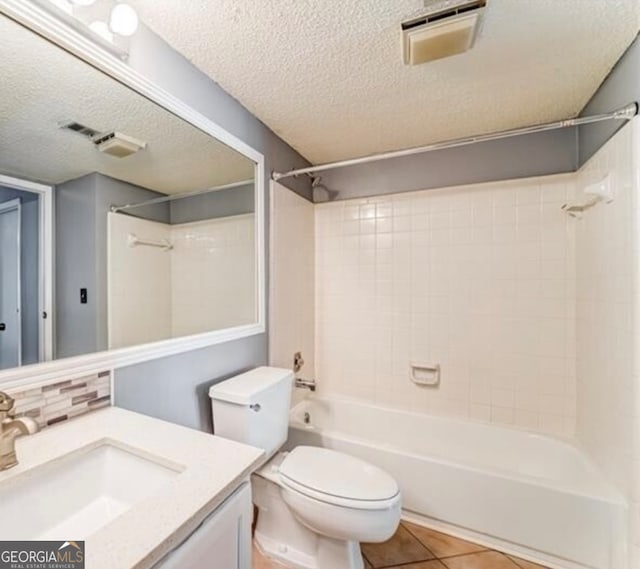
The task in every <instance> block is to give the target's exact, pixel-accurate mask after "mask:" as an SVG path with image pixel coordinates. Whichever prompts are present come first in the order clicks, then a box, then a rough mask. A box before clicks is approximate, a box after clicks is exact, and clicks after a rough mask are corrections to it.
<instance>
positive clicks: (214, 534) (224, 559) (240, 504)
mask: <svg viewBox="0 0 640 569" xmlns="http://www.w3.org/2000/svg"><path fill="white" fill-rule="evenodd" d="M252 516H253V506H252V503H251V485H250V484H249V483H248V482H245V483H243V484H242V486H240V488H238V489H237V490H236V491H235V492H234V493H233V494H232V495H231V496H229V498H227V499H226V500H225V501H224V502H223V503H222V504H221V505H220V506H219V507H218V508H217V509H216V510H215V511H213V512H212V513H211V514H210V515H209V517H207V518H206V519H205V520H204V521H203V522H202V524H201V525H200V526H199V527H198V529H196V530H195V531H194V532H193V533H192V534H191V535H190V536H189V537H188V538H187V540H186V541H184V542H183V543H182V544H180V546H178V547H177V548H176V549H174V550H173V551H172V552H171V553H169V554H168V555H167V556H166V557H165V558H164V559H162V560H161V561H160V562H159V563H158V564H156V565H155V566H154V568H153V569H251V521H252Z"/></svg>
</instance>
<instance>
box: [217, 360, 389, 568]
mask: <svg viewBox="0 0 640 569" xmlns="http://www.w3.org/2000/svg"><path fill="white" fill-rule="evenodd" d="M293 378H294V376H293V373H292V372H291V371H290V370H286V369H280V368H273V367H260V368H256V369H253V370H251V371H249V372H247V373H243V374H242V375H238V376H236V377H233V378H231V379H228V380H226V381H223V382H221V383H218V384H216V385H214V386H212V387H211V389H210V390H209V396H210V398H211V407H212V412H213V426H214V433H215V434H216V435H218V436H221V437H225V438H228V439H232V440H234V441H239V442H243V443H246V444H249V445H252V446H257V447H259V448H262V449H264V451H265V453H266V456H265V463H264V464H263V465H262V466H261V467H260V468H259V469H258V470H257V471H256V472H255V473H254V474H253V475H252V477H251V482H252V490H253V501H254V504H255V506H256V507H257V508H258V523H257V526H256V532H255V541H256V542H257V544H258V547H259V548H260V549H261V550H262V551H263V552H264V553H265V555H267V556H268V557H270V558H272V559H275V560H277V561H279V562H281V563H284V564H285V565H287V566H289V567H293V568H295V569H362V568H363V567H364V562H363V559H362V554H361V553H360V542H382V541H386V540H387V539H389V538H390V537H391V536H392V535H393V534H394V533H395V531H396V529H397V527H398V524H399V523H400V509H401V495H400V490H399V489H398V484H397V483H396V481H395V480H394V479H393V478H392V477H391V476H389V475H388V474H387V473H386V472H384V471H383V470H381V469H379V468H377V467H375V466H373V465H371V464H368V463H367V462H365V461H363V460H360V459H358V458H355V457H352V456H349V455H347V454H344V453H340V452H336V451H333V450H329V449H324V448H319V447H309V446H299V447H296V448H294V449H293V450H291V451H290V452H281V450H280V449H281V447H282V446H283V445H284V443H285V442H286V440H287V432H288V421H289V404H290V400H291V389H292V383H293Z"/></svg>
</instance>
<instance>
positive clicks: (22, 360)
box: [0, 17, 257, 369]
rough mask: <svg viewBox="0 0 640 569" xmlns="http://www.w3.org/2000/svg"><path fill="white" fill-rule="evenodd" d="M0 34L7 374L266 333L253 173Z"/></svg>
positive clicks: (176, 123)
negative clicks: (247, 329) (143, 348)
mask: <svg viewBox="0 0 640 569" xmlns="http://www.w3.org/2000/svg"><path fill="white" fill-rule="evenodd" d="M0 34H2V37H3V46H4V47H3V48H2V58H0V72H1V73H2V77H3V80H2V82H1V83H0V279H1V283H0V369H8V368H12V367H15V366H19V365H25V364H33V363H37V362H39V361H44V360H48V359H53V358H63V357H69V356H77V355H81V354H87V353H91V352H96V351H102V350H106V349H110V348H122V347H128V346H134V345H138V344H144V343H148V342H154V341H158V340H164V339H168V338H175V337H180V336H187V335H192V334H199V333H203V332H209V331H213V330H220V329H223V328H229V327H234V326H240V325H244V324H252V323H254V322H256V321H257V300H256V298H257V294H256V293H257V287H256V279H257V274H256V246H255V239H256V232H255V221H256V220H255V188H254V170H255V164H254V163H253V162H252V161H251V160H249V159H248V158H247V157H245V156H243V155H242V154H240V153H238V152H236V151H235V150H232V149H231V148H229V147H227V146H225V145H224V144H222V143H221V142H219V141H217V140H216V139H214V138H212V137H211V136H209V135H208V134H206V133H204V132H202V131H200V130H199V129H197V128H196V127H194V126H193V125H191V124H189V123H187V122H185V121H183V120H182V119H180V118H178V117H176V116H175V115H173V114H171V113H170V112H168V111H167V110H165V109H163V108H162V107H160V106H158V105H156V104H155V103H153V102H151V101H149V100H148V99H146V98H145V97H143V96H141V95H140V94H138V93H136V92H134V91H132V90H130V89H129V88H127V87H125V86H123V85H122V84H120V83H118V82H117V81H115V80H114V79H112V78H110V77H108V76H106V75H104V74H102V73H101V72H99V71H98V70H96V69H94V68H92V67H91V66H89V65H88V64H86V63H84V62H83V61H81V60H79V59H77V58H75V57H74V56H72V55H70V54H69V53H67V52H65V51H63V50H61V49H60V48H58V47H57V46H55V45H53V44H51V43H49V42H48V41H46V40H44V39H43V38H41V37H40V36H37V35H36V34H34V33H33V32H31V31H29V30H27V29H25V28H23V27H21V26H20V25H19V24H17V23H15V22H13V21H11V20H9V19H7V18H5V17H2V18H0ZM9 46H10V47H9Z"/></svg>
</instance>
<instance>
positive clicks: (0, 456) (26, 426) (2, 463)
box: [0, 391, 38, 470]
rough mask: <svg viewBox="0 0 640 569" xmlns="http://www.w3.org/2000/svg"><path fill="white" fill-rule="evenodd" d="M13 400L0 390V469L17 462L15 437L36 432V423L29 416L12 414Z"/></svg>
mask: <svg viewBox="0 0 640 569" xmlns="http://www.w3.org/2000/svg"><path fill="white" fill-rule="evenodd" d="M14 404H15V400H14V399H13V398H12V397H10V396H9V395H7V394H6V393H3V392H2V391H0V470H7V468H11V467H12V466H16V465H17V464H18V458H17V456H16V446H15V443H16V439H17V438H18V437H20V436H22V435H32V434H33V433H37V432H38V423H36V422H35V421H34V420H33V419H31V418H30V417H19V418H17V419H16V418H15V417H14V416H13V413H12V411H13V406H14Z"/></svg>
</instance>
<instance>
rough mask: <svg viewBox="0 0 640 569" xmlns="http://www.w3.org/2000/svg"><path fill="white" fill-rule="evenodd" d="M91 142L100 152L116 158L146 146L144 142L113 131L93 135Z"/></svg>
mask: <svg viewBox="0 0 640 569" xmlns="http://www.w3.org/2000/svg"><path fill="white" fill-rule="evenodd" d="M93 143H94V144H95V145H96V148H97V149H98V150H99V151H100V152H104V153H105V154H109V155H110V156H115V157H116V158H126V157H127V156H131V155H132V154H135V153H136V152H138V150H142V149H144V148H146V147H147V143H146V142H142V141H141V140H137V139H135V138H133V137H132V136H128V135H126V134H122V133H121V132H115V131H112V132H108V133H105V134H101V135H99V136H96V137H94V139H93Z"/></svg>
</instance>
